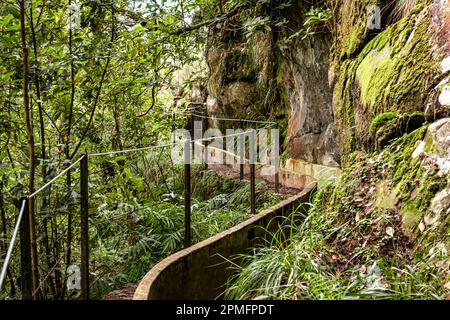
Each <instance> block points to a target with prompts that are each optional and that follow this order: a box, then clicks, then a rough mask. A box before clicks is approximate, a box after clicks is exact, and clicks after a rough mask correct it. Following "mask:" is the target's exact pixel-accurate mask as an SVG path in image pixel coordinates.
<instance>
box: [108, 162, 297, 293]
mask: <svg viewBox="0 0 450 320" xmlns="http://www.w3.org/2000/svg"><path fill="white" fill-rule="evenodd" d="M210 170H214V171H216V172H218V173H221V174H222V175H223V176H228V177H232V178H235V179H239V172H236V171H234V170H233V169H232V168H230V167H228V166H226V165H219V164H214V165H210ZM244 179H246V180H250V173H248V172H246V173H244ZM256 179H259V180H264V181H265V183H266V186H267V189H270V190H272V191H274V192H275V183H273V182H272V181H269V180H267V179H265V178H264V176H261V174H260V172H259V170H256ZM299 192H300V189H295V188H288V187H284V186H282V185H280V191H279V193H281V194H286V195H296V194H298V193H299ZM137 286H138V283H130V284H127V285H126V286H125V287H123V288H121V289H117V290H114V291H111V292H110V293H108V294H107V295H106V296H105V297H104V298H103V300H132V299H133V295H134V292H135V291H136V288H137Z"/></svg>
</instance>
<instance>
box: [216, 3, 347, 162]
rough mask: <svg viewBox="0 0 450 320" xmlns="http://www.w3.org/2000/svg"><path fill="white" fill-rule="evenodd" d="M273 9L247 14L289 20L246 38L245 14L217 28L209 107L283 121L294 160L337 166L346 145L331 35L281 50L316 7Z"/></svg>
mask: <svg viewBox="0 0 450 320" xmlns="http://www.w3.org/2000/svg"><path fill="white" fill-rule="evenodd" d="M271 4H272V3H271ZM270 8H273V5H272V6H271V5H268V6H259V7H256V8H255V9H254V10H253V11H251V13H246V14H250V15H252V16H253V17H269V18H271V19H274V17H273V16H274V15H275V14H276V15H277V16H278V18H279V17H280V16H281V17H284V18H285V19H286V20H287V21H288V24H287V25H286V26H284V27H283V28H278V29H277V28H276V27H275V26H272V27H270V28H268V29H264V30H261V31H257V32H254V33H252V34H251V35H247V36H246V35H245V34H244V33H243V31H242V30H243V22H242V21H243V20H244V18H243V17H242V15H243V14H242V13H241V14H238V15H236V16H235V17H233V18H232V19H230V20H227V21H225V22H223V23H220V24H218V25H215V26H213V27H211V28H210V31H209V39H208V46H207V62H208V66H209V86H208V93H209V96H208V102H207V106H208V112H209V113H210V114H213V115H217V116H227V117H234V118H237V117H240V118H253V119H265V120H267V119H272V120H277V121H278V122H279V124H280V127H281V128H282V130H283V132H282V139H283V141H284V145H285V147H286V154H285V155H286V158H295V159H300V160H303V161H307V162H311V163H317V164H323V165H327V166H335V167H337V166H339V162H340V157H339V147H338V145H337V139H336V132H335V129H334V123H333V113H332V107H331V102H332V94H331V89H330V87H329V85H328V83H327V78H328V69H329V68H328V63H329V52H330V46H331V36H330V35H329V34H317V35H314V36H312V37H309V38H308V39H305V40H302V41H300V40H293V41H292V42H291V43H290V44H289V47H288V48H286V49H283V50H281V49H280V48H279V46H278V41H279V39H280V38H281V37H288V36H289V35H291V33H292V31H291V30H297V29H299V28H300V26H301V25H302V23H303V18H302V17H303V13H304V12H306V11H307V10H309V7H308V6H307V5H306V2H302V1H300V2H297V3H296V4H293V5H292V6H290V7H288V8H287V9H285V10H281V11H280V12H277V13H275V12H273V11H271V9H270Z"/></svg>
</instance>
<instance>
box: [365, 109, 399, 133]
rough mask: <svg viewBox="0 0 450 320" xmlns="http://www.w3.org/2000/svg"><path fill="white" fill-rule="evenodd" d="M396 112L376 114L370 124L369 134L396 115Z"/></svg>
mask: <svg viewBox="0 0 450 320" xmlns="http://www.w3.org/2000/svg"><path fill="white" fill-rule="evenodd" d="M397 115H398V113H397V112H384V113H380V114H379V115H377V116H376V117H375V118H374V119H373V120H372V123H371V124H370V127H369V134H371V135H372V134H373V133H374V132H375V131H376V130H377V129H378V128H379V127H380V126H381V125H383V124H384V123H386V122H388V121H389V120H392V119H395V118H396V117H397Z"/></svg>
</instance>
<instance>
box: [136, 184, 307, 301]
mask: <svg viewBox="0 0 450 320" xmlns="http://www.w3.org/2000/svg"><path fill="white" fill-rule="evenodd" d="M314 189H315V184H310V185H309V186H308V187H306V188H305V189H304V190H303V191H302V192H300V193H299V194H297V195H295V196H292V197H290V198H288V199H286V200H284V201H282V202H280V203H279V204H277V205H276V206H273V207H271V208H269V209H266V210H264V211H262V212H261V213H259V214H257V215H255V216H254V217H252V218H250V219H248V220H246V221H244V222H242V223H241V224H239V225H237V226H235V227H233V228H231V229H228V230H226V231H224V232H221V233H219V234H217V235H215V236H213V237H211V238H209V239H206V240H204V241H202V242H199V243H197V244H194V245H193V246H191V247H189V248H186V249H183V250H181V251H178V252H177V253H175V254H172V255H171V256H169V257H167V258H166V259H164V260H162V261H161V262H159V263H158V264H156V265H155V266H154V267H153V268H152V269H151V270H150V271H149V272H148V273H147V274H146V275H145V277H144V278H143V279H142V281H141V282H140V283H139V286H138V288H137V289H136V291H135V293H134V297H133V300H166V299H170V300H176V299H180V300H197V299H220V298H221V296H222V294H223V292H224V289H225V287H226V282H227V279H228V278H229V277H230V276H231V275H232V274H233V272H234V271H235V270H236V268H235V264H239V261H238V259H237V258H236V255H238V254H242V253H249V252H251V250H252V249H254V248H255V247H257V246H260V245H261V244H262V243H263V242H264V239H265V238H266V237H267V239H269V237H270V234H268V231H275V230H277V228H279V226H280V225H282V224H283V221H286V219H283V216H284V217H285V216H287V215H289V214H290V213H291V212H292V211H293V210H298V211H299V212H306V210H307V206H305V205H303V204H304V203H306V202H310V197H311V195H312V193H313V190H314ZM231 260H232V261H231Z"/></svg>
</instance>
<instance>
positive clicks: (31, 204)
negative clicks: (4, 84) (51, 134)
mask: <svg viewBox="0 0 450 320" xmlns="http://www.w3.org/2000/svg"><path fill="white" fill-rule="evenodd" d="M25 1H26V0H20V1H19V6H20V35H21V40H22V41H21V42H22V56H23V69H22V71H23V74H22V78H23V109H24V115H25V127H26V131H27V138H28V156H29V167H28V168H29V180H28V192H29V193H30V194H31V193H33V191H34V176H35V171H36V157H35V152H34V135H33V127H32V124H31V112H30V100H29V95H28V83H29V82H28V78H29V74H30V70H29V65H28V47H27V40H26V26H25ZM29 211H30V239H31V250H32V273H33V292H34V293H36V294H37V293H38V292H36V291H37V288H38V284H39V270H38V259H37V246H36V222H35V220H36V219H35V214H34V201H33V199H30V201H29Z"/></svg>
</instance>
